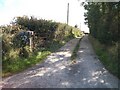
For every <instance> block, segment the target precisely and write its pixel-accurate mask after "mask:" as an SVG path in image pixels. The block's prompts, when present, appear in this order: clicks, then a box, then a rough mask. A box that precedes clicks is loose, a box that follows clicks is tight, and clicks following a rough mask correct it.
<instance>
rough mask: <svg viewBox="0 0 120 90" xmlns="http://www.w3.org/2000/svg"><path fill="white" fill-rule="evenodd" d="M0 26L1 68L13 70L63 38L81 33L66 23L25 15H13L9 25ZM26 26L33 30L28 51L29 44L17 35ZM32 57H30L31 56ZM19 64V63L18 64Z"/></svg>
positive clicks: (25, 29) (51, 49)
mask: <svg viewBox="0 0 120 90" xmlns="http://www.w3.org/2000/svg"><path fill="white" fill-rule="evenodd" d="M0 29H2V37H3V39H2V46H3V48H2V61H3V64H2V65H3V72H16V71H17V70H18V71H19V70H21V69H24V68H25V67H27V66H30V65H32V63H33V64H35V63H37V62H38V61H40V60H41V59H43V58H45V57H46V55H48V54H49V53H50V52H52V51H55V50H56V49H57V48H59V47H60V46H61V45H64V44H65V42H66V41H68V40H70V39H71V38H74V37H77V36H81V35H82V33H81V31H80V30H79V29H77V28H74V27H72V26H69V25H67V24H62V23H57V22H52V21H50V20H43V19H36V18H34V17H30V18H29V17H27V16H23V17H17V18H15V20H14V21H13V22H12V25H8V26H0ZM29 30H30V31H34V36H33V42H34V48H33V52H30V47H29V44H28V43H25V42H24V40H23V39H24V37H23V36H20V33H21V32H26V31H29ZM25 37H26V36H25ZM27 37H29V36H27ZM37 52H41V55H38V54H37ZM38 56H39V57H40V59H39V58H38ZM33 57H34V58H33ZM32 58H33V59H34V61H32V60H31V59H32ZM29 60H30V61H29ZM28 62H29V64H28ZM19 64H20V65H21V64H23V65H22V66H21V67H20V65H19ZM24 65H25V66H24ZM12 66H13V67H12ZM14 67H15V68H14ZM20 68H21V69H20Z"/></svg>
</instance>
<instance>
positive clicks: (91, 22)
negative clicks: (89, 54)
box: [84, 2, 120, 44]
mask: <svg viewBox="0 0 120 90" xmlns="http://www.w3.org/2000/svg"><path fill="white" fill-rule="evenodd" d="M84 7H85V9H86V10H87V13H85V17H86V23H88V27H89V28H90V34H91V35H92V36H93V37H95V38H97V39H98V40H99V41H100V42H101V43H104V44H114V43H115V42H117V41H118V40H119V38H118V24H120V22H119V20H118V17H119V15H120V3H117V2H110V3H107V2H88V3H86V4H84Z"/></svg>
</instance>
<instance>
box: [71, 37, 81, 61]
mask: <svg viewBox="0 0 120 90" xmlns="http://www.w3.org/2000/svg"><path fill="white" fill-rule="evenodd" d="M81 39H82V37H80V39H79V41H78V43H77V44H76V46H75V48H74V50H73V52H72V55H71V60H72V61H74V60H75V59H76V57H77V52H78V50H79V48H80V41H81Z"/></svg>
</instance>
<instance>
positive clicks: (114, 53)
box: [89, 35, 120, 78]
mask: <svg viewBox="0 0 120 90" xmlns="http://www.w3.org/2000/svg"><path fill="white" fill-rule="evenodd" d="M89 39H90V41H91V43H92V45H93V48H94V50H95V52H96V54H97V55H98V57H99V60H100V61H101V62H102V63H103V65H104V66H105V67H106V69H107V70H109V71H110V72H111V73H112V74H114V75H115V76H117V77H119V78H120V76H119V70H118V67H119V63H118V45H117V44H116V45H112V46H109V47H108V46H105V45H104V44H101V43H100V42H99V41H98V40H97V39H95V38H93V37H92V36H90V35H89Z"/></svg>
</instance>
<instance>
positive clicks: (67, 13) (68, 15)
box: [67, 3, 69, 24]
mask: <svg viewBox="0 0 120 90" xmlns="http://www.w3.org/2000/svg"><path fill="white" fill-rule="evenodd" d="M68 23H69V3H68V5H67V24H68Z"/></svg>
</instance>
